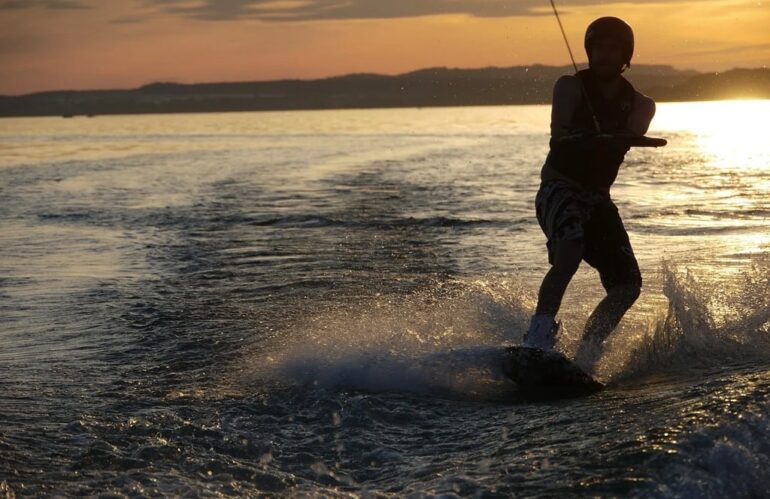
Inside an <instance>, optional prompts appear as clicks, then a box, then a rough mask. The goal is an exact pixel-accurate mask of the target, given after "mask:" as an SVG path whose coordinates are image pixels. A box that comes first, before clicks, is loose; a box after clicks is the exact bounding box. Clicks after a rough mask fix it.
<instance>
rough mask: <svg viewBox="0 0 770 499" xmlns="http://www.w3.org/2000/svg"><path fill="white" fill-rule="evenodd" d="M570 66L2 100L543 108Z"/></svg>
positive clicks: (666, 96) (11, 108)
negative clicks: (509, 105) (505, 105)
mask: <svg viewBox="0 0 770 499" xmlns="http://www.w3.org/2000/svg"><path fill="white" fill-rule="evenodd" d="M571 72H572V68H571V67H568V66H562V67H557V66H541V65H534V66H526V67H525V66H515V67H509V68H495V67H490V68H482V69H451V68H429V69H421V70H418V71H413V72H410V73H405V74H401V75H396V76H386V75H378V74H351V75H345V76H337V77H333V78H325V79H320V80H277V81H258V82H236V83H199V84H180V83H153V84H150V85H145V86H143V87H140V88H137V89H133V90H82V91H80V90H78V91H74V90H71V91H54V92H40V93H34V94H29V95H22V96H0V116H5V117H9V116H46V115H63V116H72V115H98V114H134V113H186V112H222V111H259V110H291V109H340V108H378V107H428V106H471V105H499V104H544V103H549V102H550V99H551V89H552V87H553V83H554V81H555V80H556V79H557V78H558V77H559V76H561V75H563V74H568V73H571ZM628 78H629V79H630V80H631V81H632V82H633V83H634V85H635V86H636V87H637V88H638V89H639V90H640V91H641V92H643V93H645V94H647V95H650V96H652V97H653V98H655V99H656V100H657V101H683V100H712V99H721V98H734V97H756V98H770V69H767V68H762V69H733V70H730V71H726V72H723V73H708V74H704V73H698V72H696V71H683V70H678V69H674V68H673V67H671V66H644V65H634V67H633V68H632V70H631V71H630V72H629V74H628Z"/></svg>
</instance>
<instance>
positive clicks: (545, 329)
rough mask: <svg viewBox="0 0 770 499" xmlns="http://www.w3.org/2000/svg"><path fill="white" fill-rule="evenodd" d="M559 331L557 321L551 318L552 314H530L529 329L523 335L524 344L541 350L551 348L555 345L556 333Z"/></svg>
mask: <svg viewBox="0 0 770 499" xmlns="http://www.w3.org/2000/svg"><path fill="white" fill-rule="evenodd" d="M558 332H559V323H558V322H556V321H554V320H553V316H551V315H546V314H538V315H534V316H532V322H530V323H529V330H528V331H527V334H525V335H524V346H525V347H529V348H539V349H541V350H553V347H554V346H556V333H558Z"/></svg>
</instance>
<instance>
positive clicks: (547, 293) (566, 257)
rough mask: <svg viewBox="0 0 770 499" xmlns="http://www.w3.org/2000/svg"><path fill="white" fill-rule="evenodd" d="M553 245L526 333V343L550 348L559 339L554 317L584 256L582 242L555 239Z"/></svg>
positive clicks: (531, 345)
mask: <svg viewBox="0 0 770 499" xmlns="http://www.w3.org/2000/svg"><path fill="white" fill-rule="evenodd" d="M552 245H553V247H552V248H551V262H552V264H551V268H550V270H548V273H546V275H545V277H544V278H543V282H542V284H541V285H540V291H539V292H538V298H537V308H536V309H535V315H534V316H533V317H532V322H531V323H530V325H529V330H527V334H526V335H525V336H524V345H525V346H528V347H533V348H541V349H543V350H550V349H552V348H553V346H554V344H555V343H556V333H557V331H558V325H557V324H556V322H555V320H554V318H555V317H556V313H557V312H558V311H559V307H560V306H561V301H562V298H563V297H564V292H565V291H566V290H567V285H569V282H570V280H572V276H574V275H575V272H576V271H577V269H578V267H579V266H580V261H581V260H582V259H583V242H582V240H575V241H554V242H553V243H552Z"/></svg>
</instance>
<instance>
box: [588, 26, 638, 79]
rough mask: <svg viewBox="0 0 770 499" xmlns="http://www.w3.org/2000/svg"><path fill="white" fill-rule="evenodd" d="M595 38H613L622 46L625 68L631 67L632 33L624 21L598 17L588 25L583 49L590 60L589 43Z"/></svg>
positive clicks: (632, 51) (632, 52) (632, 53)
mask: <svg viewBox="0 0 770 499" xmlns="http://www.w3.org/2000/svg"><path fill="white" fill-rule="evenodd" d="M597 38H614V39H615V40H617V41H619V42H620V43H621V44H622V45H623V52H624V53H623V55H624V57H625V59H626V60H625V61H624V62H625V63H626V66H629V67H630V66H631V57H632V56H633V55H634V31H633V30H632V29H631V26H629V25H628V24H627V23H626V22H625V21H624V20H622V19H619V18H617V17H600V18H599V19H597V20H596V21H594V22H592V23H591V24H589V25H588V28H587V29H586V37H585V49H586V54H588V58H589V59H590V58H591V43H592V42H593V41H594V40H596V39H597Z"/></svg>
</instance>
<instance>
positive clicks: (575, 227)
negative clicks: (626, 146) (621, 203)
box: [535, 179, 642, 290]
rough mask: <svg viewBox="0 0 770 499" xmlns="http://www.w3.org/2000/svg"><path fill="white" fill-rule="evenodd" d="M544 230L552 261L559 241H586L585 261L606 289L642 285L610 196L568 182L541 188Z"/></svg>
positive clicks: (539, 208) (554, 181)
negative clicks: (597, 274)
mask: <svg viewBox="0 0 770 499" xmlns="http://www.w3.org/2000/svg"><path fill="white" fill-rule="evenodd" d="M535 211H536V214H537V221H538V223H539V224H540V228H541V229H543V232H544V233H545V236H546V237H547V238H548V242H547V243H546V246H547V247H548V262H549V263H551V264H553V247H554V244H556V243H557V242H559V241H582V242H583V260H584V261H585V262H586V263H587V264H588V265H590V266H591V267H593V268H595V269H596V270H598V271H599V276H600V277H601V281H602V285H603V286H604V289H606V290H609V289H610V288H614V287H616V286H621V285H635V286H640V287H641V285H642V275H641V272H640V271H639V263H638V262H637V261H636V257H635V256H634V251H633V249H632V248H631V242H630V241H629V239H628V233H627V232H626V228H625V227H624V226H623V221H622V220H621V219H620V214H619V213H618V209H617V207H616V206H615V203H613V202H612V199H610V198H609V196H605V195H603V194H600V193H596V192H591V191H586V190H583V189H581V188H580V187H577V186H575V185H573V184H571V183H569V182H567V181H565V180H561V179H551V180H547V181H545V182H543V183H542V184H541V185H540V190H538V192H537V196H536V198H535Z"/></svg>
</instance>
